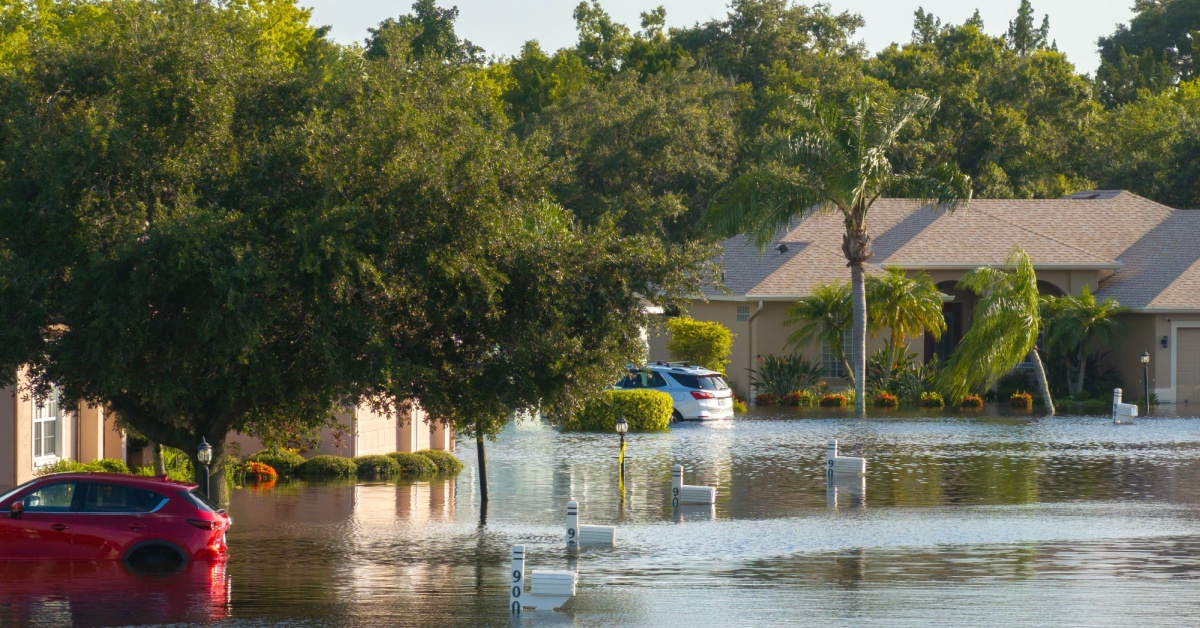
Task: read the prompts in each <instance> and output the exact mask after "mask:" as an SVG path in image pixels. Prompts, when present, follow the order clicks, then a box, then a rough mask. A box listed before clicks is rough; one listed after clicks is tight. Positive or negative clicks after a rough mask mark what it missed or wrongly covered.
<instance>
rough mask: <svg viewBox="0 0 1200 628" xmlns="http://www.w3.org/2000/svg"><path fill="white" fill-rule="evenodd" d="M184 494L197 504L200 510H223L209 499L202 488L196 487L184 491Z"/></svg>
mask: <svg viewBox="0 0 1200 628" xmlns="http://www.w3.org/2000/svg"><path fill="white" fill-rule="evenodd" d="M184 495H186V496H187V498H188V500H189V501H191V502H192V503H193V504H195V505H196V507H197V508H199V509H200V510H203V511H206V512H221V509H220V508H219V507H217V505H216V504H214V503H212V502H211V501H209V499H208V498H207V497H205V496H204V493H201V492H200V489H198V488H194V489H192V490H190V491H188V492H186V493H184Z"/></svg>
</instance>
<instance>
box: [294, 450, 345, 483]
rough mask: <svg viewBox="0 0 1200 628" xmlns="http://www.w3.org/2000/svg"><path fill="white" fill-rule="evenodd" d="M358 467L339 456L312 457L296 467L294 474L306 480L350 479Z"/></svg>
mask: <svg viewBox="0 0 1200 628" xmlns="http://www.w3.org/2000/svg"><path fill="white" fill-rule="evenodd" d="M357 471H358V465H356V464H354V461H353V460H351V459H349V458H343V457H341V456H327V455H322V456H313V457H312V458H309V459H308V460H305V461H304V464H302V465H300V466H299V467H296V470H295V473H296V474H297V475H300V476H303V477H306V478H352V477H354V476H355V474H356V473H357Z"/></svg>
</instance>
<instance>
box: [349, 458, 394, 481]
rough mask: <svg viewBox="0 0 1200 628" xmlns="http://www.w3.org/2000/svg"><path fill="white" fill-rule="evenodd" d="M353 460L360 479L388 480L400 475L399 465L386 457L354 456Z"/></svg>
mask: <svg viewBox="0 0 1200 628" xmlns="http://www.w3.org/2000/svg"><path fill="white" fill-rule="evenodd" d="M353 460H354V464H355V465H357V466H358V477H361V478H388V477H391V476H393V475H396V474H397V473H400V465H399V463H397V462H396V461H395V460H393V459H392V458H389V457H387V456H380V455H376V456H355V457H354V458H353Z"/></svg>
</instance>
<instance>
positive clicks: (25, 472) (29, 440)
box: [13, 372, 33, 484]
mask: <svg viewBox="0 0 1200 628" xmlns="http://www.w3.org/2000/svg"><path fill="white" fill-rule="evenodd" d="M26 381H28V380H27V379H26V378H25V374H24V372H22V373H21V375H20V376H18V379H17V382H18V384H17V393H16V396H15V397H14V401H15V404H14V405H15V407H16V417H15V420H14V421H13V432H14V434H13V436H14V438H13V446H14V450H13V469H14V470H15V472H16V478H14V479H15V482H14V483H15V484H21V483H23V482H28V481H29V480H32V479H33V399H32V398H31V397H29V396H28V395H27V394H25V393H24V392H22V390H21V386H22V383H23V382H26Z"/></svg>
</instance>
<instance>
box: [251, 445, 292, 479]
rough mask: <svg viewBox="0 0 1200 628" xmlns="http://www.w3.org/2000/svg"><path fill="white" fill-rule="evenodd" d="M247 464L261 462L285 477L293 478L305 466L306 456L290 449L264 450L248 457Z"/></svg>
mask: <svg viewBox="0 0 1200 628" xmlns="http://www.w3.org/2000/svg"><path fill="white" fill-rule="evenodd" d="M246 462H261V463H263V464H265V465H267V466H269V467H271V468H272V469H275V471H277V472H278V473H279V475H282V476H284V477H288V476H292V475H294V474H295V473H296V469H297V468H299V467H300V465H302V464H304V456H301V455H300V454H298V453H296V452H295V451H292V450H290V449H264V450H262V451H260V452H258V453H256V454H251V455H249V456H246Z"/></svg>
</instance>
